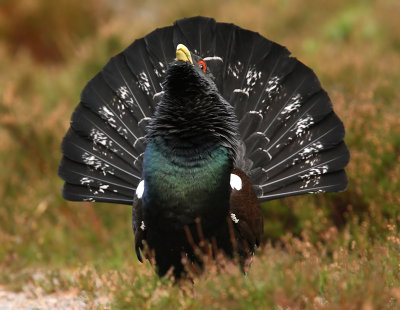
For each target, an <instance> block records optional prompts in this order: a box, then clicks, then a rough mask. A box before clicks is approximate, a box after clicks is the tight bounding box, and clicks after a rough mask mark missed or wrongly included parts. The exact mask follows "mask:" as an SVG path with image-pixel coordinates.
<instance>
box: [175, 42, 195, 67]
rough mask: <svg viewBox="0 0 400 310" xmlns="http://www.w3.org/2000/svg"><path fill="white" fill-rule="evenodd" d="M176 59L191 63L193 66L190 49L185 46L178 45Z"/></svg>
mask: <svg viewBox="0 0 400 310" xmlns="http://www.w3.org/2000/svg"><path fill="white" fill-rule="evenodd" d="M176 59H177V60H182V61H186V62H188V61H189V62H190V63H191V64H192V65H193V60H192V55H190V52H189V49H188V48H187V47H186V46H185V45H183V44H178V46H177V47H176Z"/></svg>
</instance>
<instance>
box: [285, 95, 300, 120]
mask: <svg viewBox="0 0 400 310" xmlns="http://www.w3.org/2000/svg"><path fill="white" fill-rule="evenodd" d="M301 100H302V97H301V95H300V94H296V95H294V96H293V97H292V98H290V100H289V102H288V104H287V105H286V106H285V107H284V109H283V111H282V112H281V114H282V115H287V114H290V113H292V112H293V111H296V110H298V108H299V107H300V102H301Z"/></svg>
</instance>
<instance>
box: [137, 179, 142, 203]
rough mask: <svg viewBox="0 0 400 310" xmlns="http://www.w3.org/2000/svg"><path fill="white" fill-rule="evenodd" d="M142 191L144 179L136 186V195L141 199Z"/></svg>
mask: <svg viewBox="0 0 400 310" xmlns="http://www.w3.org/2000/svg"><path fill="white" fill-rule="evenodd" d="M143 192H144V180H142V181H140V183H139V185H138V187H137V188H136V196H137V198H139V199H141V198H142V196H143Z"/></svg>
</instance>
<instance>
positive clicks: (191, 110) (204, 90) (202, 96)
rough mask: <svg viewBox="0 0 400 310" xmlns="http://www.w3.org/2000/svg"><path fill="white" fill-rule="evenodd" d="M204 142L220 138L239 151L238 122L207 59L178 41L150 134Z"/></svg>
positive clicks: (170, 138)
mask: <svg viewBox="0 0 400 310" xmlns="http://www.w3.org/2000/svg"><path fill="white" fill-rule="evenodd" d="M152 136H153V137H154V136H163V137H164V138H165V139H166V140H169V141H178V140H181V141H182V140H184V142H185V143H187V142H190V143H193V144H202V143H204V140H206V141H210V139H211V140H216V141H218V142H219V144H221V145H224V146H226V147H228V148H229V149H231V150H232V153H234V152H235V149H236V145H237V140H238V121H237V118H236V116H235V113H234V111H233V108H232V106H231V105H230V104H229V103H228V102H227V101H226V100H225V99H224V98H223V97H222V96H221V94H220V93H219V91H218V88H217V86H216V85H215V83H214V81H213V76H212V74H211V73H210V72H209V71H208V69H207V64H206V62H205V61H204V60H203V59H201V58H200V57H199V56H197V55H195V54H194V53H191V52H190V51H189V49H188V48H187V47H186V46H185V45H183V44H178V46H177V48H176V59H174V60H173V61H172V62H171V63H170V64H169V66H168V69H167V72H166V76H165V80H164V82H163V95H162V97H161V100H160V102H159V104H158V106H157V108H156V111H155V114H154V117H153V119H152V121H151V123H150V125H149V127H148V137H150V138H151V137H152Z"/></svg>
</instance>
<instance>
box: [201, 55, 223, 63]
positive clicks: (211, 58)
mask: <svg viewBox="0 0 400 310" xmlns="http://www.w3.org/2000/svg"><path fill="white" fill-rule="evenodd" d="M203 60H204V61H209V60H217V61H220V62H224V61H223V60H222V58H221V57H218V56H212V57H205V58H203Z"/></svg>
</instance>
